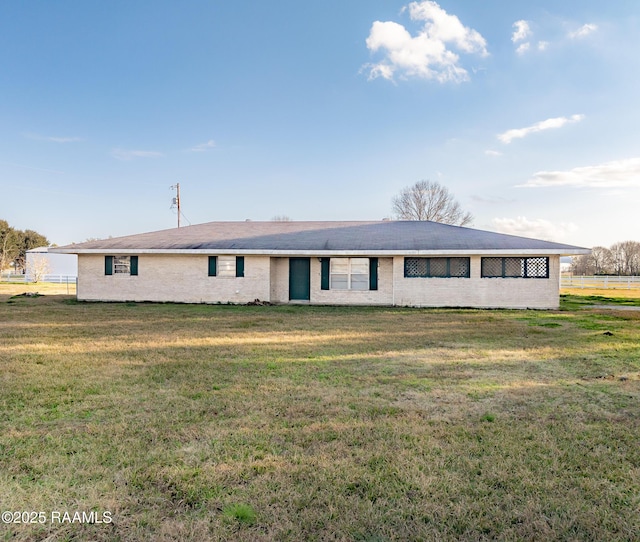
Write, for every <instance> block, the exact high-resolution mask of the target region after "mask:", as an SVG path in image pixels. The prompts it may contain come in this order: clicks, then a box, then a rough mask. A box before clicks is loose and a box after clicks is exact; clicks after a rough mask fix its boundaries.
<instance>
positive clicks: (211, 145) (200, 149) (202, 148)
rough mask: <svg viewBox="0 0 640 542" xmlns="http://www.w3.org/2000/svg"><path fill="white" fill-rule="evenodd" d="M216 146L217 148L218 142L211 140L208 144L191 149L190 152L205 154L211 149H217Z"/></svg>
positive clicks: (201, 144)
mask: <svg viewBox="0 0 640 542" xmlns="http://www.w3.org/2000/svg"><path fill="white" fill-rule="evenodd" d="M215 146H216V142H215V141H214V140H213V139H210V140H209V141H207V142H206V143H200V144H199V145H196V146H195V147H191V149H189V150H190V151H192V152H204V151H208V150H209V149H213V148H215Z"/></svg>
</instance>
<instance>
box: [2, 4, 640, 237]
mask: <svg viewBox="0 0 640 542" xmlns="http://www.w3.org/2000/svg"><path fill="white" fill-rule="evenodd" d="M638 51H640V4H638V3H637V2H636V1H635V0H629V1H624V0H617V1H612V2H608V3H605V2H602V1H601V0H599V1H597V2H596V1H590V0H579V1H572V0H567V1H563V2H557V1H544V0H542V1H537V2H528V1H519V0H518V1H509V2H506V1H498V0H485V1H483V2H478V1H477V0H459V1H453V0H442V1H440V2H437V3H436V2H431V1H425V2H412V3H411V2H400V1H392V0H387V1H382V0H350V1H348V2H343V1H340V2H339V1H335V0H326V1H324V2H304V3H303V2H293V1H290V0H284V1H278V2H262V1H249V2H228V1H226V2H222V1H214V0H208V1H204V0H202V1H189V0H187V1H184V2H176V1H163V0H154V1H142V0H140V1H136V2H130V1H111V2H95V1H89V2H77V1H74V2H72V1H65V0H60V1H56V2H50V1H47V0H42V1H31V2H2V3H1V4H0V191H1V193H2V199H1V200H0V202H1V203H0V218H4V219H6V220H8V221H9V223H10V224H11V225H12V226H14V227H16V228H20V229H27V228H29V229H35V230H37V231H39V232H40V233H42V234H44V235H46V236H47V237H48V238H49V240H50V241H51V242H53V243H57V244H66V243H70V242H80V241H83V240H85V239H87V238H96V237H97V238H104V237H108V236H114V237H115V236H119V235H127V234H132V233H140V232H144V231H153V230H159V229H165V228H171V227H174V226H175V225H176V222H177V220H176V215H175V210H172V209H170V205H171V198H172V197H173V196H174V193H173V192H172V190H171V189H170V186H171V185H174V184H176V183H177V182H179V183H180V185H181V196H182V210H183V213H184V219H183V224H188V223H192V224H196V223H201V222H209V221H214V220H245V219H252V220H270V219H271V218H272V217H274V216H276V215H286V216H289V217H290V218H291V219H293V220H349V219H353V220H378V219H381V218H383V217H388V216H391V200H392V198H393V196H394V195H395V194H396V193H398V191H399V190H401V189H402V188H403V187H405V186H408V185H411V184H413V183H414V182H416V181H418V180H421V179H429V180H434V181H438V182H440V183H442V184H443V185H445V186H446V187H448V188H449V190H451V192H452V193H453V194H454V195H455V196H456V198H457V199H458V200H459V201H460V203H461V204H462V206H463V207H464V208H465V209H466V210H468V211H470V212H472V213H473V215H474V216H475V220H474V224H473V226H474V227H477V228H481V229H489V230H493V231H501V232H505V233H515V234H517V235H525V236H530V237H539V238H544V239H550V240H555V241H560V242H567V243H573V244H578V245H581V246H595V245H605V246H608V245H611V244H612V243H614V242H616V241H623V240H627V239H635V240H640V220H639V219H638V216H637V215H638V211H639V210H640V131H639V126H640V107H638V96H639V95H640V92H639V91H640V85H639V83H640V55H638Z"/></svg>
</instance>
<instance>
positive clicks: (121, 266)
mask: <svg viewBox="0 0 640 542" xmlns="http://www.w3.org/2000/svg"><path fill="white" fill-rule="evenodd" d="M113 272H114V273H117V274H126V275H129V274H131V258H130V257H129V256H114V257H113Z"/></svg>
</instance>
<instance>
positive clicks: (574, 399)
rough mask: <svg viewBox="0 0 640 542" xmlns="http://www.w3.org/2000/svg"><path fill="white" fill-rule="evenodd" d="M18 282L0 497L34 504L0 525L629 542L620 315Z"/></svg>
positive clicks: (639, 481) (7, 364) (67, 534)
mask: <svg viewBox="0 0 640 542" xmlns="http://www.w3.org/2000/svg"><path fill="white" fill-rule="evenodd" d="M18 286H19V287H17V289H15V290H14V289H12V288H13V287H11V288H9V289H8V287H7V286H6V285H0V411H1V412H2V417H0V511H3V512H4V511H16V512H18V511H36V512H38V511H42V512H43V513H44V514H45V515H44V516H43V517H44V519H46V521H45V522H44V523H42V524H40V523H38V520H37V518H36V522H35V523H34V524H28V525H24V524H18V523H5V524H0V540H11V541H15V540H18V541H27V540H29V541H30V540H51V541H54V540H55V541H57V540H69V541H71V540H73V541H75V540H78V541H80V540H98V541H113V540H122V541H137V540H140V541H142V540H156V541H168V540H197V541H201V540H220V541H222V540H240V541H261V540H262V541H267V540H283V541H289V540H291V541H297V540H355V541H372V542H373V541H383V540H403V541H404V540H469V541H476V540H541V541H543V540H544V541H547V540H607V541H610V540H621V541H622V540H634V539H635V540H637V539H638V533H639V532H640V514H639V513H638V512H639V510H640V437H639V435H640V313H638V312H631V311H626V312H625V311H622V310H620V311H599V310H591V309H583V308H581V307H582V306H583V305H582V301H583V300H584V298H579V297H577V296H572V295H570V296H567V297H565V298H563V307H564V308H565V309H566V310H561V311H507V310H491V311H481V310H420V309H403V308H388V309H385V308H337V307H304V306H281V307H238V306H206V305H174V304H134V303H122V304H117V303H109V304H100V303H78V302H76V301H75V298H74V296H66V295H61V296H57V295H51V294H52V292H44V289H42V288H36V290H38V291H40V293H46V294H49V295H44V296H42V297H23V296H20V297H13V298H12V297H11V296H13V295H16V294H20V293H23V292H24V291H25V285H18ZM38 286H39V285H38ZM62 287H64V285H62ZM610 294H611V292H610V291H607V295H610ZM574 308H576V309H578V310H573V309H574ZM54 511H56V512H59V513H60V512H62V513H64V512H69V513H70V517H71V516H72V515H73V513H74V512H75V511H79V512H82V511H84V512H85V513H87V514H88V513H90V512H92V511H93V512H94V514H96V515H95V516H93V517H94V518H96V517H97V518H99V519H103V520H104V518H105V517H109V518H112V521H111V522H110V523H99V524H86V523H81V522H75V523H72V522H62V523H61V522H53V523H52V522H51V521H50V520H51V514H52V512H54ZM105 512H109V514H106V515H105ZM56 517H57V516H56ZM61 517H64V516H61ZM3 518H4V516H3ZM10 519H12V518H10Z"/></svg>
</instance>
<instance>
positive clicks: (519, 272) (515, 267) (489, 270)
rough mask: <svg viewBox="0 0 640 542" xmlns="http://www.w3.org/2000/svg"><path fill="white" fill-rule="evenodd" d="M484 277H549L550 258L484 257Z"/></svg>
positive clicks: (482, 274) (482, 272) (482, 273)
mask: <svg viewBox="0 0 640 542" xmlns="http://www.w3.org/2000/svg"><path fill="white" fill-rule="evenodd" d="M481 276H482V277H483V278H495V277H504V278H529V279H531V278H544V279H546V278H549V258H547V257H536V258H482V271H481Z"/></svg>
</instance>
